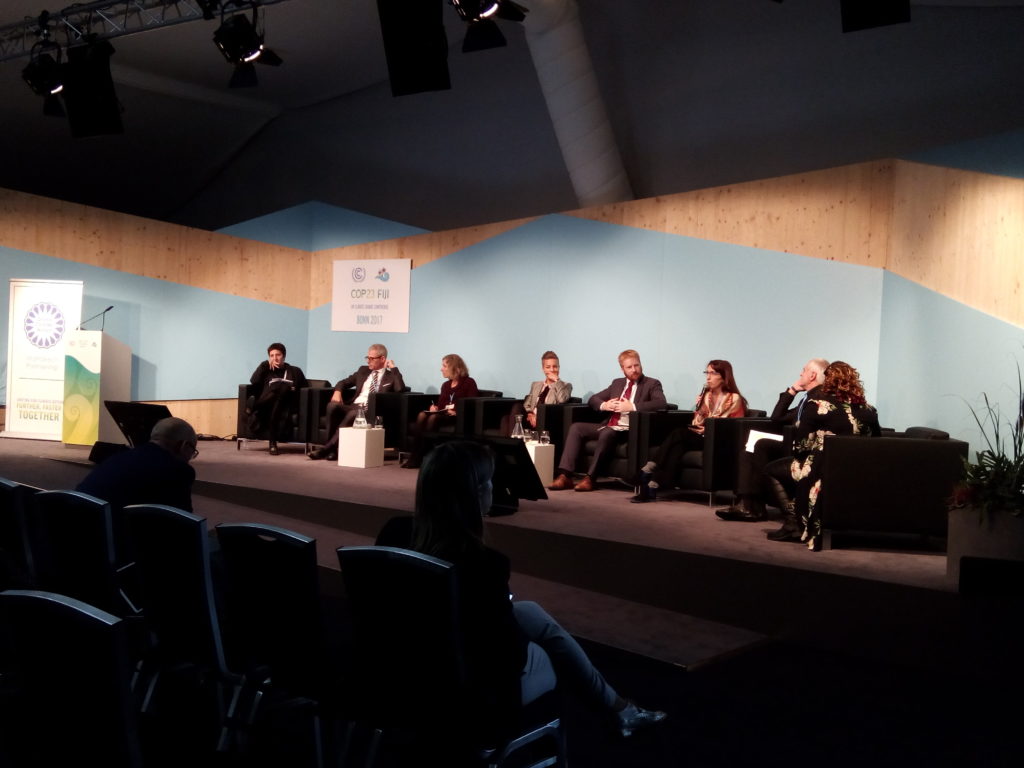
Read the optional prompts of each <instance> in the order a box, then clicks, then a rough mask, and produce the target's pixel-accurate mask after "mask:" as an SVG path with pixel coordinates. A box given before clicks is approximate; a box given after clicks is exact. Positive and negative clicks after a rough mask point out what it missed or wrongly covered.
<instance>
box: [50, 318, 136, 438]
mask: <svg viewBox="0 0 1024 768" xmlns="http://www.w3.org/2000/svg"><path fill="white" fill-rule="evenodd" d="M131 389H132V352H131V349H130V348H129V347H128V345H127V344H124V343H122V342H120V341H118V340H117V339H115V338H114V337H113V336H109V335H108V334H106V333H104V332H103V331H70V332H69V333H68V336H67V340H66V342H65V347H64V420H63V427H62V429H61V440H62V441H63V442H65V443H68V444H70V445H92V444H94V443H95V442H97V441H102V442H106V443H122V442H124V438H123V436H122V435H121V430H120V429H118V426H117V424H116V423H114V419H113V418H112V417H111V415H110V414H109V413H107V409H106V408H104V407H103V401H104V400H130V399H131Z"/></svg>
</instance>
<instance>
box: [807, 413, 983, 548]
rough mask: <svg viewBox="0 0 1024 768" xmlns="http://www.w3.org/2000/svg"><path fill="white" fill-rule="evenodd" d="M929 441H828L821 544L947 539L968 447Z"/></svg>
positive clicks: (932, 436) (959, 442)
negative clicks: (848, 538) (853, 539)
mask: <svg viewBox="0 0 1024 768" xmlns="http://www.w3.org/2000/svg"><path fill="white" fill-rule="evenodd" d="M922 429H925V428H911V429H908V430H907V431H906V432H905V433H903V434H911V435H913V434H927V435H929V437H924V438H920V437H898V436H893V437H873V438H867V437H854V436H850V435H830V436H828V437H826V438H825V450H824V452H823V454H822V459H823V466H822V472H823V474H822V480H821V482H822V488H823V493H824V498H823V499H822V502H823V503H822V508H821V524H822V529H823V534H822V544H823V546H824V547H825V548H826V549H827V548H829V547H830V546H831V545H832V541H833V539H834V538H835V537H839V536H842V535H844V534H846V535H849V534H855V533H856V534H885V535H889V536H892V535H894V534H902V535H903V536H907V535H910V536H915V537H924V538H934V539H945V537H946V529H947V522H948V517H947V508H948V499H949V497H950V495H951V493H952V491H953V487H954V485H955V484H956V483H957V481H958V480H959V478H960V476H961V473H962V472H963V462H964V459H966V458H967V447H968V446H967V443H965V442H964V441H962V440H951V439H941V438H940V439H936V435H937V433H938V430H929V431H928V432H923V431H920V430H922Z"/></svg>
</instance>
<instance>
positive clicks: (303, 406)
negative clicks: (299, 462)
mask: <svg viewBox="0 0 1024 768" xmlns="http://www.w3.org/2000/svg"><path fill="white" fill-rule="evenodd" d="M308 381H309V386H308V387H303V388H302V389H300V390H299V391H298V392H296V393H295V402H296V406H295V409H294V410H293V411H292V413H291V416H290V424H291V432H290V434H289V435H288V440H286V441H285V442H289V443H305V444H306V448H307V450H308V449H309V445H310V444H311V443H312V442H314V441H312V440H310V439H309V437H310V424H311V423H313V422H314V419H313V416H312V415H311V414H310V412H309V410H308V409H309V407H310V402H311V400H310V397H309V396H308V394H307V392H308V390H310V389H318V390H328V394H327V400H330V399H331V395H330V389H331V382H329V381H327V380H326V379H308ZM252 393H253V387H252V384H239V385H238V416H237V422H236V425H235V437H236V438H237V440H238V447H239V448H241V447H242V442H243V441H245V440H266V439H267V436H266V434H255V433H253V431H252V430H251V429H249V417H248V415H247V414H246V413H245V403H246V400H248V399H249V396H250V395H251V394H252ZM326 407H327V402H326V401H324V408H326Z"/></svg>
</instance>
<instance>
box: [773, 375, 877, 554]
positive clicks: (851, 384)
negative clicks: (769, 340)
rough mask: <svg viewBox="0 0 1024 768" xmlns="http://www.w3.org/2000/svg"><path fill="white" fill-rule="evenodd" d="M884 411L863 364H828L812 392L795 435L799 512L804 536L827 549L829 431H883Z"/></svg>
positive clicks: (793, 469)
mask: <svg viewBox="0 0 1024 768" xmlns="http://www.w3.org/2000/svg"><path fill="white" fill-rule="evenodd" d="M881 432H882V430H881V428H880V427H879V426H878V412H877V411H876V410H875V408H874V406H871V405H868V403H867V401H866V400H865V398H864V385H863V384H862V383H861V380H860V374H859V373H857V369H856V368H854V367H853V366H852V365H850V364H849V363H844V362H842V361H836V362H834V363H832V364H831V365H830V366H829V367H828V368H826V369H825V380H824V381H823V382H822V384H821V386H820V387H817V388H816V389H814V390H812V391H811V394H810V396H809V397H808V398H807V404H806V405H805V406H804V409H803V414H802V416H801V419H800V421H798V422H797V424H796V435H795V437H794V438H793V464H792V466H791V468H790V471H791V473H792V475H793V480H795V481H796V498H795V499H794V501H795V503H796V514H797V517H799V518H800V520H801V522H802V523H803V528H804V532H803V536H802V537H801V539H800V540H801V541H804V542H806V543H807V548H808V549H811V550H813V551H818V550H820V549H821V503H822V492H823V488H822V487H821V473H822V461H821V460H822V452H823V451H824V449H825V436H826V435H875V436H877V435H880V434H881Z"/></svg>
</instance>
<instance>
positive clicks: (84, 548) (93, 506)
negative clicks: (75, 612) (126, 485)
mask: <svg viewBox="0 0 1024 768" xmlns="http://www.w3.org/2000/svg"><path fill="white" fill-rule="evenodd" d="M26 512H27V514H26V522H27V526H26V532H27V537H28V542H29V547H30V549H31V557H32V563H33V573H34V576H35V582H36V584H37V585H38V586H39V588H41V589H45V590H47V591H49V592H56V593H58V594H61V595H67V596H68V597H72V598H74V599H76V600H81V601H82V602H85V603H88V604H89V605H92V606H94V607H96V608H99V609H100V610H103V611H106V612H108V613H112V614H114V615H115V616H126V615H129V614H131V613H134V611H133V609H132V608H133V607H132V606H131V605H130V604H129V603H128V602H127V600H126V599H125V597H124V595H123V593H122V592H121V588H120V581H119V576H118V572H117V565H116V563H117V558H116V553H115V549H114V540H115V539H114V529H113V524H112V518H111V511H110V505H109V504H108V503H107V502H105V501H103V500H102V499H97V498H95V497H94V496H90V495H88V494H86V493H80V492H78V491H40V492H39V493H36V494H35V495H34V496H33V497H32V503H31V505H30V507H29V508H28V509H27V510H26Z"/></svg>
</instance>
